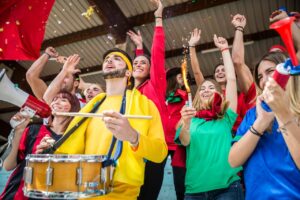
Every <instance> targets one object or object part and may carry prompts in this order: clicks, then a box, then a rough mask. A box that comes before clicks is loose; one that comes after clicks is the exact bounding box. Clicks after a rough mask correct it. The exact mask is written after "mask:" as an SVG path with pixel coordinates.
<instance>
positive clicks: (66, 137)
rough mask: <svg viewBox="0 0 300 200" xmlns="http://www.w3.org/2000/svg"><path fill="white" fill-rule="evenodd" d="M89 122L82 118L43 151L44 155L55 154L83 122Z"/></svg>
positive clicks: (93, 110) (95, 109)
mask: <svg viewBox="0 0 300 200" xmlns="http://www.w3.org/2000/svg"><path fill="white" fill-rule="evenodd" d="M105 98H106V96H105V97H103V99H101V101H99V102H98V103H96V104H95V106H94V107H93V109H92V110H91V112H90V113H95V112H96V111H97V110H98V108H99V106H100V105H101V104H102V103H103V101H104V100H105ZM86 120H87V117H84V118H82V119H81V120H80V121H79V122H78V123H77V124H76V125H75V126H73V127H72V128H71V129H70V130H69V131H68V132H67V133H65V134H64V135H63V136H62V137H61V138H60V139H59V140H58V141H57V142H55V143H54V144H53V146H52V147H50V148H48V149H45V150H44V151H43V154H53V153H54V152H55V151H56V149H58V148H59V147H60V146H61V145H62V144H63V143H64V142H65V141H66V140H67V139H68V138H69V137H70V136H71V135H72V134H73V133H74V131H75V130H76V129H77V128H78V127H79V126H80V125H81V124H83V122H85V121H86Z"/></svg>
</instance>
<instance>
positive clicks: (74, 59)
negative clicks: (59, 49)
mask: <svg viewBox="0 0 300 200" xmlns="http://www.w3.org/2000/svg"><path fill="white" fill-rule="evenodd" d="M79 61H80V57H79V55H78V54H74V55H72V56H69V57H68V59H67V61H66V62H65V64H64V66H63V70H66V71H67V73H70V74H75V73H77V72H80V70H79V69H76V66H77V65H78V63H79Z"/></svg>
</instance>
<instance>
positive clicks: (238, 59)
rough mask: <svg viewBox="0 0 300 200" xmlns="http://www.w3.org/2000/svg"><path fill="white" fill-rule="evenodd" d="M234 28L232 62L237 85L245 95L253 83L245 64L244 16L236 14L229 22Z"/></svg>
mask: <svg viewBox="0 0 300 200" xmlns="http://www.w3.org/2000/svg"><path fill="white" fill-rule="evenodd" d="M231 23H232V25H233V26H234V28H235V33H234V40H233V45H232V61H233V64H234V68H235V73H236V75H237V83H238V86H239V88H240V90H241V91H242V92H243V93H244V94H246V93H247V92H248V90H249V88H250V86H251V84H252V83H253V77H252V74H251V71H250V69H249V67H248V66H247V65H246V63H245V46H244V37H243V35H244V28H245V26H246V18H245V16H244V15H240V14H237V15H235V16H234V17H233V19H232V21H231Z"/></svg>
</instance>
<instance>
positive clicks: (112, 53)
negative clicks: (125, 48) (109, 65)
mask: <svg viewBox="0 0 300 200" xmlns="http://www.w3.org/2000/svg"><path fill="white" fill-rule="evenodd" d="M110 55H116V56H120V57H121V58H122V59H123V60H124V62H125V63H126V65H127V67H128V70H129V71H130V72H132V64H131V62H130V60H129V59H128V58H127V57H126V56H125V55H124V54H122V53H121V52H117V51H113V52H111V53H110V54H108V55H107V56H110ZM107 56H106V57H107ZM106 57H105V58H106Z"/></svg>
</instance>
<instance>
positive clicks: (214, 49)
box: [201, 40, 254, 54]
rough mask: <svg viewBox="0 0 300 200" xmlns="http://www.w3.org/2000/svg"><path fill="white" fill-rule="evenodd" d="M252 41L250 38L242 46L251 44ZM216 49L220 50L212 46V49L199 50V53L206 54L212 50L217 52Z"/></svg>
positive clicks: (230, 46)
mask: <svg viewBox="0 0 300 200" xmlns="http://www.w3.org/2000/svg"><path fill="white" fill-rule="evenodd" d="M253 43H254V41H253V40H251V41H248V42H245V43H244V46H248V45H251V44H253ZM229 48H232V45H229ZM217 51H220V50H219V48H212V49H207V50H203V51H201V53H202V54H207V53H213V52H217Z"/></svg>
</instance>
